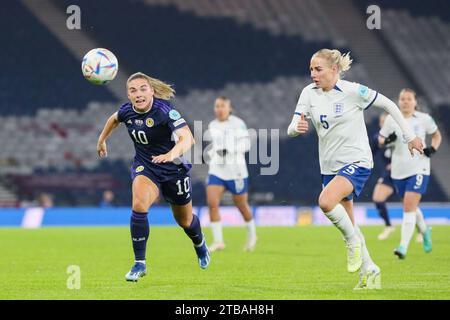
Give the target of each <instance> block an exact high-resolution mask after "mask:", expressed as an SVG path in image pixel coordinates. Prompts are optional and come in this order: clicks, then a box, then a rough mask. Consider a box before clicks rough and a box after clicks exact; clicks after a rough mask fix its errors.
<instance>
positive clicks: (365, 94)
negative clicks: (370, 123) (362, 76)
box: [350, 82, 378, 110]
mask: <svg viewBox="0 0 450 320" xmlns="http://www.w3.org/2000/svg"><path fill="white" fill-rule="evenodd" d="M350 90H351V91H352V94H353V95H355V97H356V101H357V105H358V107H360V108H361V109H362V110H366V109H368V108H370V106H371V105H372V104H373V103H374V102H375V100H376V99H377V96H378V92H377V91H375V90H372V89H370V88H368V87H366V86H364V85H362V84H359V83H357V82H353V83H352V84H351V86H350Z"/></svg>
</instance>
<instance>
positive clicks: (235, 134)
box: [206, 115, 250, 180]
mask: <svg viewBox="0 0 450 320" xmlns="http://www.w3.org/2000/svg"><path fill="white" fill-rule="evenodd" d="M206 136H207V137H208V138H209V139H211V142H212V148H211V150H210V151H209V155H210V157H211V160H210V163H209V171H208V173H209V174H212V175H215V176H217V177H219V178H220V179H222V180H237V179H244V178H247V177H248V171H247V164H246V162H245V153H246V152H248V151H249V150H250V137H249V134H248V130H247V126H246V125H245V122H244V121H242V119H240V118H238V117H236V116H234V115H230V116H229V117H228V119H227V120H225V121H219V120H217V119H216V120H213V121H211V122H210V123H209V125H208V131H207V133H206ZM223 149H225V150H227V153H226V155H225V156H223V157H222V156H220V155H219V154H218V153H217V150H223Z"/></svg>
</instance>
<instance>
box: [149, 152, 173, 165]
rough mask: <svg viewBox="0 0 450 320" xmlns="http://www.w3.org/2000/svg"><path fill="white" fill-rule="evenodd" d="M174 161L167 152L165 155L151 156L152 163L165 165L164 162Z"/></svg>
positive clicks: (171, 154)
mask: <svg viewBox="0 0 450 320" xmlns="http://www.w3.org/2000/svg"><path fill="white" fill-rule="evenodd" d="M174 159H175V156H174V155H173V153H172V152H167V153H165V154H160V155H159V156H152V162H153V163H166V162H173V160H174Z"/></svg>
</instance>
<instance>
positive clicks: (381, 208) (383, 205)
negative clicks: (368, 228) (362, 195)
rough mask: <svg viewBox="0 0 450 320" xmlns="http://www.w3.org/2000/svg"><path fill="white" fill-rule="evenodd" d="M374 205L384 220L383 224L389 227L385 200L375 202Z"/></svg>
mask: <svg viewBox="0 0 450 320" xmlns="http://www.w3.org/2000/svg"><path fill="white" fill-rule="evenodd" d="M375 206H376V207H377V210H378V214H379V215H380V217H381V218H383V220H384V224H385V225H386V226H387V227H389V226H391V221H390V220H389V214H388V211H387V208H386V202H375Z"/></svg>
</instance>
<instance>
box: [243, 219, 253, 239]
mask: <svg viewBox="0 0 450 320" xmlns="http://www.w3.org/2000/svg"><path fill="white" fill-rule="evenodd" d="M245 225H246V226H247V238H248V239H249V240H250V239H255V238H256V225H255V219H252V220H250V221H247V222H245Z"/></svg>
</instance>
